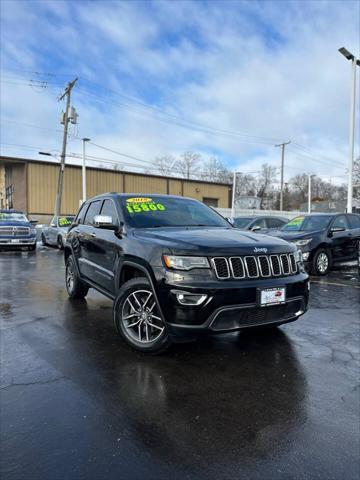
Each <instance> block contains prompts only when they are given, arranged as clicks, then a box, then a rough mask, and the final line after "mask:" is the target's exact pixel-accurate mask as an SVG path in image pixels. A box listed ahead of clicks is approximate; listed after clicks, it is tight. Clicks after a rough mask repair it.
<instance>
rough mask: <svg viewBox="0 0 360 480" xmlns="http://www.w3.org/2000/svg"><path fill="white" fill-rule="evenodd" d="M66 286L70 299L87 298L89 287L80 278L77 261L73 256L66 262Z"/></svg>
mask: <svg viewBox="0 0 360 480" xmlns="http://www.w3.org/2000/svg"><path fill="white" fill-rule="evenodd" d="M65 284H66V290H67V293H68V295H69V297H70V298H72V299H79V298H85V297H86V295H87V293H88V291H89V287H88V286H87V285H86V283H84V282H83V281H82V280H81V279H80V278H79V276H78V274H77V270H76V266H75V261H74V258H73V256H72V255H70V256H69V258H68V259H67V260H66V266H65Z"/></svg>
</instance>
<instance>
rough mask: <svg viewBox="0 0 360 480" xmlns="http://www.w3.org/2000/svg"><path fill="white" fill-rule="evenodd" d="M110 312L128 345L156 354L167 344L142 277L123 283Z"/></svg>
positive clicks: (152, 295) (147, 285) (165, 348)
mask: <svg viewBox="0 0 360 480" xmlns="http://www.w3.org/2000/svg"><path fill="white" fill-rule="evenodd" d="M113 316H114V323H115V327H116V329H117V331H118V333H119V334H120V335H121V337H122V339H123V340H124V341H125V343H127V345H129V346H130V347H131V348H133V349H135V350H138V351H140V352H146V353H153V354H159V353H162V352H164V351H165V350H167V349H168V348H169V347H170V345H171V343H172V342H171V340H170V337H169V334H168V332H167V328H166V325H165V323H164V320H163V318H162V315H161V312H160V309H159V306H158V303H157V300H156V298H155V296H154V292H153V290H152V287H151V285H150V283H149V282H148V280H147V279H146V278H143V277H137V278H133V279H131V280H129V281H128V282H126V283H124V285H123V286H122V287H121V289H120V291H119V293H118V295H117V297H116V299H115V302H114V307H113Z"/></svg>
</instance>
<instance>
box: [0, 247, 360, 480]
mask: <svg viewBox="0 0 360 480" xmlns="http://www.w3.org/2000/svg"><path fill="white" fill-rule="evenodd" d="M63 277H64V265H63V261H62V254H61V252H58V251H57V250H54V249H51V248H43V247H39V248H38V251H37V253H36V254H21V253H20V254H17V253H6V254H0V319H1V328H2V330H1V361H2V367H1V377H2V378H1V390H0V394H1V424H0V428H1V452H0V453H1V460H0V461H1V479H2V480H15V479H16V480H22V479H24V480H25V479H26V480H32V479H46V480H47V479H51V480H57V479H62V480H65V479H69V480H73V479H74V480H78V479H86V480H92V479H94V480H95V479H96V480H100V479H117V480H122V479H129V480H132V479H139V480H142V479H147V480H162V479H171V480H177V479H179V480H180V479H181V480H182V479H231V480H234V479H235V480H236V479H250V480H252V479H262V480H263V479H289V478H290V479H303V478H304V479H326V480H329V479H341V480H343V479H347V480H350V479H358V478H359V471H360V469H359V467H360V465H359V433H360V432H359V390H360V387H359V323H360V283H359V280H358V278H357V277H356V274H355V269H351V268H349V267H348V268H347V269H345V270H344V271H339V270H337V271H335V272H332V273H331V275H329V277H327V278H326V279H322V280H319V279H316V283H315V282H314V283H312V291H311V309H310V311H309V312H308V313H307V314H306V315H305V316H304V317H302V318H301V319H300V320H298V321H297V322H295V323H291V324H288V325H285V326H283V327H281V328H280V329H279V331H278V332H277V333H273V334H266V335H264V334H259V333H256V334H255V333H254V334H250V333H246V334H245V333H243V334H240V335H239V334H232V335H226V336H217V337H211V338H204V339H202V340H201V341H199V342H197V343H193V344H189V345H178V346H176V347H175V348H173V350H172V351H171V352H170V353H168V354H166V355H163V356H160V357H151V356H145V355H142V354H139V353H136V352H133V351H130V350H129V349H128V348H127V347H125V346H124V344H123V343H122V342H121V340H120V338H118V337H117V336H116V334H115V331H114V328H113V325H112V316H111V301H110V300H108V299H106V298H105V297H103V296H101V295H100V294H98V293H96V292H94V291H92V290H91V291H90V293H89V295H88V297H87V299H86V300H85V301H73V302H71V301H69V300H68V298H67V295H66V291H65V286H64V281H63Z"/></svg>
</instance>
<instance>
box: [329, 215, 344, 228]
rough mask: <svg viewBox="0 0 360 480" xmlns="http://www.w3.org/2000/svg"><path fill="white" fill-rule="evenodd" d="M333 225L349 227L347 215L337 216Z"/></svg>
mask: <svg viewBox="0 0 360 480" xmlns="http://www.w3.org/2000/svg"><path fill="white" fill-rule="evenodd" d="M332 226H333V227H341V228H343V227H344V228H348V223H347V220H346V217H345V215H339V216H338V217H337V218H335V220H334V222H333V224H332Z"/></svg>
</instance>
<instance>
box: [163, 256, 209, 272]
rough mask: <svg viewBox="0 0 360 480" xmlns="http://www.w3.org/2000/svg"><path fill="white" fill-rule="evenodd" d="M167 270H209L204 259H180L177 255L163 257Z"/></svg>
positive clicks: (206, 260) (207, 263)
mask: <svg viewBox="0 0 360 480" xmlns="http://www.w3.org/2000/svg"><path fill="white" fill-rule="evenodd" d="M163 259H164V263H165V265H166V266H167V268H172V269H173V270H191V269H192V268H210V265H209V262H208V259H207V258H206V257H185V256H184V257H180V256H177V255H163Z"/></svg>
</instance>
